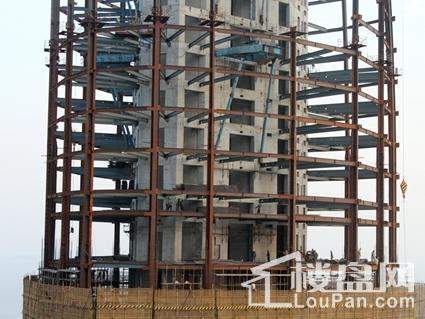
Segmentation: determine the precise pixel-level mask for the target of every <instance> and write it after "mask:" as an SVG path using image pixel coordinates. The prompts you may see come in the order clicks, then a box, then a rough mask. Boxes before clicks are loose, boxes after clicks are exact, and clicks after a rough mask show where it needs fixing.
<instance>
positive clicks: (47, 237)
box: [43, 0, 60, 268]
mask: <svg viewBox="0 0 425 319" xmlns="http://www.w3.org/2000/svg"><path fill="white" fill-rule="evenodd" d="M59 8H60V1H59V0H52V1H51V21H50V58H49V105H48V111H47V112H48V115H47V116H48V118H47V125H48V129H47V158H46V161H47V164H46V207H45V222H44V227H45V228H44V252H43V253H44V261H43V263H44V267H46V268H49V267H51V266H52V261H53V258H54V250H55V220H54V219H53V218H52V214H54V213H55V212H56V204H55V200H54V199H53V198H52V197H51V196H53V195H55V193H56V176H57V165H58V164H57V159H56V156H57V145H56V125H55V121H56V118H57V97H58V89H57V82H58V58H59V51H58V44H59Z"/></svg>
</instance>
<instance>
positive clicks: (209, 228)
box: [204, 0, 216, 289]
mask: <svg viewBox="0 0 425 319" xmlns="http://www.w3.org/2000/svg"><path fill="white" fill-rule="evenodd" d="M215 18H216V5H215V0H210V56H209V60H210V61H209V82H210V83H209V84H210V85H209V105H208V106H209V107H208V163H207V188H208V197H207V216H206V225H205V228H206V231H205V236H206V240H205V270H204V287H205V288H206V289H211V288H212V287H213V276H214V267H213V236H214V234H213V233H214V171H215V137H214V136H215V121H214V108H215V105H214V103H215V96H214V94H215Z"/></svg>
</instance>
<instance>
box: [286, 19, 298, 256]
mask: <svg viewBox="0 0 425 319" xmlns="http://www.w3.org/2000/svg"><path fill="white" fill-rule="evenodd" d="M296 39H297V31H296V27H292V28H291V43H290V59H291V62H290V66H289V69H290V72H289V73H290V76H291V89H290V115H291V117H292V120H291V121H290V131H289V155H290V156H291V160H290V161H289V193H290V194H291V195H292V196H291V199H290V200H289V221H288V236H289V240H288V243H289V252H290V253H292V252H295V251H296V250H297V243H296V232H297V228H296V216H295V215H296V214H297V201H296V196H297V195H298V194H297V155H298V154H297V120H296V118H297V43H296Z"/></svg>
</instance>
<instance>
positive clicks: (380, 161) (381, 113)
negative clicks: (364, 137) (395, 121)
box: [376, 1, 385, 262]
mask: <svg viewBox="0 0 425 319" xmlns="http://www.w3.org/2000/svg"><path fill="white" fill-rule="evenodd" d="M378 15H379V23H378V28H379V33H380V35H378V61H379V65H380V67H381V69H380V70H379V76H378V78H379V80H378V99H379V105H378V117H377V120H378V134H379V139H378V141H377V142H378V143H377V148H376V167H377V169H378V174H377V176H376V202H377V203H378V208H377V210H376V220H377V224H378V226H377V228H376V257H377V259H378V260H379V261H380V262H383V261H384V161H385V154H384V152H385V143H384V129H385V125H384V120H385V101H384V99H385V69H384V67H385V65H384V64H385V38H384V31H385V20H384V19H385V18H384V15H385V8H384V3H383V2H382V1H379V2H378Z"/></svg>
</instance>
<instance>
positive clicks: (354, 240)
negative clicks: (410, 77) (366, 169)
mask: <svg viewBox="0 0 425 319" xmlns="http://www.w3.org/2000/svg"><path fill="white" fill-rule="evenodd" d="M352 20H353V33H352V44H351V45H352V49H353V50H354V51H355V52H356V55H354V56H353V57H352V86H353V88H354V89H355V92H353V93H352V98H351V99H352V100H351V104H352V111H351V124H353V125H355V126H356V127H355V128H353V129H352V131H351V152H350V155H351V158H350V160H351V161H352V162H354V166H351V167H350V193H351V194H350V195H351V196H350V198H351V199H353V200H355V203H354V204H352V205H351V230H350V237H351V238H350V260H351V261H357V259H358V258H357V251H358V203H357V200H358V180H359V171H358V161H359V131H358V128H357V125H358V124H359V94H358V91H359V57H358V54H359V51H358V50H359V0H353V17H352Z"/></svg>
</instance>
